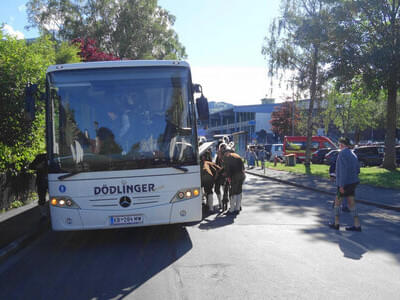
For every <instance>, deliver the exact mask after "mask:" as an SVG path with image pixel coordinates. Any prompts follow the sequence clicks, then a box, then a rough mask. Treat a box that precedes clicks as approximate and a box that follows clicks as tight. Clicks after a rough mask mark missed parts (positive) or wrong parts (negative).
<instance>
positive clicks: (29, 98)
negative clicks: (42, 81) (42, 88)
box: [25, 83, 38, 121]
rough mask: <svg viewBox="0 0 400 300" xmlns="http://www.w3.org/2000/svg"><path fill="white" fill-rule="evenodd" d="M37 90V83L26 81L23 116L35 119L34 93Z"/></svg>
mask: <svg viewBox="0 0 400 300" xmlns="http://www.w3.org/2000/svg"><path fill="white" fill-rule="evenodd" d="M37 91H38V86H37V84H31V83H28V84H27V85H26V87H25V117H26V118H27V119H28V120H30V121H33V120H35V94H36V92H37Z"/></svg>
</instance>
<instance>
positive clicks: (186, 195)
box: [170, 188, 200, 203]
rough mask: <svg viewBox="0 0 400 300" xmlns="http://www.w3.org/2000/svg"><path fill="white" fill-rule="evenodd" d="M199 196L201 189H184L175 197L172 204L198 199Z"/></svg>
mask: <svg viewBox="0 0 400 300" xmlns="http://www.w3.org/2000/svg"><path fill="white" fill-rule="evenodd" d="M199 195H200V188H189V189H182V190H179V191H178V192H177V193H176V194H175V196H174V197H173V198H172V200H171V201H170V202H171V203H174V202H178V201H183V200H189V199H193V198H196V197H198V196H199Z"/></svg>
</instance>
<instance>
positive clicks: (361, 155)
mask: <svg viewBox="0 0 400 300" xmlns="http://www.w3.org/2000/svg"><path fill="white" fill-rule="evenodd" d="M354 154H355V155H357V158H358V161H359V162H360V167H366V166H380V165H381V164H382V162H383V156H384V155H385V147H384V146H379V145H378V146H376V145H373V146H361V147H357V148H355V149H354Z"/></svg>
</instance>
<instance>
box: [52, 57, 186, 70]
mask: <svg viewBox="0 0 400 300" xmlns="http://www.w3.org/2000/svg"><path fill="white" fill-rule="evenodd" d="M160 66H178V67H186V68H189V64H188V63H187V62H185V61H179V60H114V61H96V62H82V63H76V64H62V65H51V66H49V67H48V68H47V72H54V71H65V70H84V69H104V68H124V67H160Z"/></svg>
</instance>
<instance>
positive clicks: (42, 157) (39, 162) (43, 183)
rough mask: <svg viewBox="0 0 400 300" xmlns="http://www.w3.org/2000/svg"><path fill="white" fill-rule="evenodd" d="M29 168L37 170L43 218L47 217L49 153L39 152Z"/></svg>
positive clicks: (37, 185)
mask: <svg viewBox="0 0 400 300" xmlns="http://www.w3.org/2000/svg"><path fill="white" fill-rule="evenodd" d="M29 168H30V169H32V170H35V171H36V190H37V193H38V197H39V208H40V214H41V217H42V219H44V218H46V217H47V209H46V207H45V204H46V193H47V185H48V183H47V155H46V154H45V153H42V154H38V155H37V156H36V158H35V159H34V161H33V162H31V164H30V165H29Z"/></svg>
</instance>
